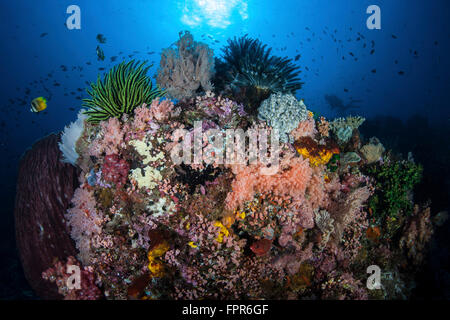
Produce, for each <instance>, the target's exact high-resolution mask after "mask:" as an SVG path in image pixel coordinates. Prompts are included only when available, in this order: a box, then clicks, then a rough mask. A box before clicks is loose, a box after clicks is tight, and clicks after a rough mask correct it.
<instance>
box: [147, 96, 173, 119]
mask: <svg viewBox="0 0 450 320" xmlns="http://www.w3.org/2000/svg"><path fill="white" fill-rule="evenodd" d="M173 109H174V105H173V102H172V101H171V100H168V99H165V100H162V101H160V99H159V98H157V99H155V100H153V101H152V104H151V105H150V112H151V114H152V116H153V118H154V119H156V120H157V121H160V122H163V121H166V120H167V119H168V118H169V116H170V114H171V113H172V111H173Z"/></svg>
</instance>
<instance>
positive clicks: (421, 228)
mask: <svg viewBox="0 0 450 320" xmlns="http://www.w3.org/2000/svg"><path fill="white" fill-rule="evenodd" d="M196 46H200V47H198V48H197V49H196V48H195V47H196ZM178 49H179V50H180V52H179V53H177V52H175V51H173V50H174V49H170V50H172V51H170V50H169V51H165V53H163V56H164V57H165V58H164V59H166V60H165V62H163V64H162V67H163V69H164V68H168V67H170V66H172V67H174V66H175V65H177V63H181V62H182V60H183V59H185V58H187V59H188V61H189V64H184V65H183V64H179V65H177V67H176V68H181V69H180V70H178V71H177V72H181V70H183V72H185V75H186V77H184V78H182V79H181V80H180V82H177V81H178V80H175V79H174V78H170V77H168V75H167V74H164V72H166V71H167V70H165V71H164V70H162V71H161V72H162V73H161V74H160V81H163V82H164V81H167V82H166V83H165V86H164V87H165V88H166V89H167V90H168V92H169V93H171V94H170V95H171V96H178V97H179V98H183V100H182V101H178V102H177V103H176V104H174V103H173V102H172V101H171V100H169V99H162V100H161V99H153V101H152V102H151V104H146V103H142V104H140V105H139V106H135V107H134V108H133V109H132V110H131V112H130V113H125V112H124V113H123V114H121V115H120V116H118V117H110V118H107V119H106V118H105V119H104V120H102V121H99V123H98V124H95V125H89V126H84V127H83V132H82V134H80V135H79V139H78V140H79V141H77V142H76V144H77V145H83V146H86V147H84V148H80V154H79V157H78V158H77V159H76V163H77V164H83V165H82V166H80V168H81V171H82V172H81V173H80V176H79V182H80V186H79V188H78V189H77V190H76V191H75V194H74V197H73V199H72V207H71V208H70V209H69V210H68V212H67V213H66V222H67V225H68V227H69V229H70V235H71V237H72V239H73V240H74V241H75V244H76V247H77V249H78V251H79V254H78V256H77V257H76V258H77V259H78V261H79V262H76V261H74V263H75V262H76V263H78V264H79V265H80V266H81V267H82V268H84V269H83V270H85V272H86V273H89V278H88V279H89V288H90V289H89V290H90V291H89V294H88V296H89V297H92V298H99V297H100V295H99V294H98V292H97V291H96V289H95V288H98V289H99V290H101V292H102V293H103V296H104V297H105V298H107V299H127V298H128V299H158V298H159V299H274V298H276V299H292V298H319V299H336V298H339V299H367V298H373V297H375V296H377V295H375V294H374V293H373V292H370V291H369V290H368V289H367V288H366V286H365V283H366V272H365V270H366V268H367V266H369V265H372V264H381V266H380V267H382V268H385V270H386V272H392V273H396V274H397V273H398V272H412V271H411V269H405V268H403V269H402V268H401V267H398V268H397V267H396V269H394V267H393V266H395V265H397V263H396V262H397V261H399V260H400V261H407V260H408V259H409V260H411V259H413V258H414V255H415V253H417V252H419V253H420V255H421V256H420V257H421V258H420V259H416V261H415V264H416V265H417V266H418V265H420V262H421V261H422V257H423V255H424V254H425V253H426V244H427V243H428V241H429V239H430V235H431V232H432V227H433V226H432V224H431V223H430V221H431V220H430V214H429V211H420V210H418V209H416V210H414V212H413V213H412V214H408V213H407V212H408V210H409V209H412V203H410V202H408V201H410V200H409V199H410V198H408V197H407V193H408V192H410V191H411V188H412V187H413V186H414V184H415V183H417V181H418V180H419V179H420V170H421V169H420V168H418V166H417V165H415V164H412V163H410V162H405V161H402V160H398V161H395V160H393V159H389V160H386V161H385V162H384V163H380V162H374V163H372V161H370V160H371V159H369V157H368V156H367V152H366V151H367V150H366V149H367V147H366V148H365V149H362V148H360V146H359V143H354V144H352V146H349V144H348V141H349V140H350V137H352V136H357V137H358V139H360V140H362V138H360V137H359V135H357V132H358V126H359V125H360V124H361V123H362V121H363V119H362V118H358V117H355V118H347V119H337V120H334V121H331V122H328V121H327V120H326V119H325V118H324V117H315V116H314V114H313V113H312V112H311V111H309V110H307V108H306V106H305V105H304V103H303V101H302V100H300V101H298V100H297V99H296V98H295V97H294V96H293V95H290V94H284V93H281V92H278V93H274V94H273V95H272V96H270V98H268V99H267V100H266V101H264V102H263V103H262V104H261V106H260V108H259V118H258V117H256V116H252V115H249V114H247V113H246V112H245V111H244V107H245V105H243V104H241V103H237V102H236V101H234V100H233V98H232V97H231V96H230V97H224V96H221V95H220V94H218V95H216V94H215V93H213V92H210V91H207V90H206V89H207V88H205V87H208V81H207V80H209V77H210V74H204V72H210V71H211V67H212V65H211V64H208V63H209V62H208V61H209V59H210V58H211V56H210V53H209V51H208V49H207V48H206V47H202V46H201V45H199V44H196V43H194V42H193V40H192V37H191V36H190V34H185V35H184V36H183V37H182V38H181V39H180V40H179V42H178ZM196 50H197V51H196ZM198 50H200V51H202V52H203V53H202V54H200V53H199V51H198ZM178 54H179V55H180V56H177V55H178ZM188 54H189V55H191V57H187V55H188ZM168 57H171V59H172V61H171V62H170V61H169V60H170V59H167V58H168ZM176 59H181V60H180V61H176ZM189 59H190V60H189ZM192 59H193V60H192ZM196 59H205V60H204V61H203V62H202V63H206V64H202V65H196V63H195V61H197V60H196ZM183 61H184V60H183ZM183 63H184V62H183ZM196 66H198V67H199V68H200V69H196ZM172 67H171V68H172ZM184 67H188V68H187V69H183V68H184ZM198 72H201V73H202V74H203V75H202V76H199V75H198V74H197V73H198ZM166 76H167V77H166ZM164 77H166V78H164ZM202 77H203V78H202ZM194 78H195V80H194ZM191 81H194V82H193V83H191V84H189V85H187V86H186V87H183V86H184V84H185V83H188V82H191ZM199 86H201V87H202V88H203V90H205V91H206V92H205V93H204V94H199V93H196V91H197V89H198V88H199ZM98 119H99V120H100V118H98ZM340 128H343V130H344V131H346V130H347V131H350V135H349V134H348V132H347V133H345V132H340V131H339V130H340ZM274 129H278V130H279V131H280V132H281V141H279V148H278V149H275V146H276V145H277V143H275V142H274V140H270V143H268V150H270V151H269V154H270V156H271V157H273V159H276V160H277V162H270V163H267V162H263V161H261V157H260V156H261V154H266V153H265V152H266V151H267V150H263V151H264V152H260V155H259V157H256V160H257V161H253V160H255V159H254V155H253V154H252V153H251V152H248V153H245V154H244V155H243V157H242V159H241V160H242V161H235V160H236V158H235V159H234V160H233V161H229V162H228V156H229V154H227V152H226V150H227V143H226V142H230V141H233V142H234V143H236V141H238V140H239V138H237V137H236V136H237V134H236V132H243V133H245V130H247V133H248V134H249V132H251V130H254V132H262V131H264V132H265V133H267V134H268V135H269V136H271V137H272V133H273V132H274V131H275V130H274ZM230 132H232V133H233V134H234V136H233V139H232V140H227V139H229V138H228V136H227V134H229V133H230ZM329 132H331V133H332V134H331V135H330V134H329ZM342 134H343V135H342ZM234 139H236V140H234ZM244 140H246V141H247V138H245V139H244ZM360 140H358V141H360ZM250 141H251V139H250V134H249V135H248V141H247V142H248V143H247V142H245V143H244V144H243V146H244V147H245V148H244V149H245V150H247V149H246V148H247V147H248V148H250ZM266 142H267V140H266ZM258 145H261V141H260V140H259V144H258ZM269 145H270V148H269ZM365 146H367V144H365ZM363 148H364V147H363ZM193 150H194V151H195V152H194V154H193V155H192V152H193ZM259 151H261V150H259ZM341 151H342V153H341ZM360 155H362V156H363V157H364V159H365V160H366V161H361V156H360ZM179 159H182V160H183V161H182V162H181V163H180V162H178V160H179ZM393 175H394V176H395V177H398V178H397V179H393V178H392V177H393ZM386 178H387V179H386ZM399 183H400V184H402V183H403V184H405V183H406V184H407V185H405V188H403V189H401V190H397V189H396V188H397V187H398V184H399ZM394 189H395V190H394ZM394 198H395V199H400V200H401V201H402V202H401V203H400V205H401V206H400V207H398V204H397V206H396V204H395V203H393V202H392V201H393V200H395V199H394ZM386 210H387V211H386ZM394 211H395V212H394ZM420 212H422V213H420ZM394 218H395V219H397V220H394ZM392 225H394V226H395V228H394V227H392ZM399 239H400V240H399ZM71 259H72V260H74V259H75V258H71ZM72 260H71V261H72ZM61 266H62V264H61V262H58V263H57V264H56V265H55V267H54V268H52V266H48V267H49V268H50V269H49V271H48V272H46V273H44V278H45V279H50V278H49V275H50V274H55V270H56V274H57V277H58V278H64V277H65V275H64V274H61V272H60V271H58V270H60V269H61ZM52 279H54V278H51V279H50V280H52ZM405 281H406V280H405ZM86 285H87V284H86ZM94 285H95V286H94ZM87 288H88V287H86V290H87ZM386 288H388V287H386ZM61 290H62V291H61V293H62V294H63V295H65V297H66V298H68V299H69V298H80V295H79V293H80V291H77V292H75V293H74V292H68V291H66V290H65V289H64V288H62V289H61ZM83 290H84V289H83ZM379 290H382V294H381V295H378V296H384V297H385V298H389V297H392V293H391V292H390V291H389V290H387V289H379ZM83 292H84V291H83Z"/></svg>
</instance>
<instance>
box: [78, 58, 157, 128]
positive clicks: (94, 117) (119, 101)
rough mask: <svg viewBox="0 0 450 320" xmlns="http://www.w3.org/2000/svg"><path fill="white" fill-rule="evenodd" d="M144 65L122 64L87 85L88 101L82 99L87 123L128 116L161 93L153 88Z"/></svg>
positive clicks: (135, 63) (147, 67)
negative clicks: (95, 81) (88, 86)
mask: <svg viewBox="0 0 450 320" xmlns="http://www.w3.org/2000/svg"><path fill="white" fill-rule="evenodd" d="M145 65H146V61H144V62H135V61H134V60H131V61H130V62H122V63H120V64H118V65H116V66H115V67H113V68H112V69H111V70H110V71H109V72H108V73H107V74H106V75H105V76H104V78H103V80H102V79H101V78H100V76H98V79H97V83H91V88H90V89H87V90H86V91H87V93H88V94H89V96H90V98H88V99H83V107H86V108H87V110H86V111H85V112H84V114H86V115H88V119H87V120H88V121H89V122H93V123H98V122H100V121H102V120H107V119H108V118H110V117H116V118H119V117H121V116H122V115H123V114H124V113H127V114H130V113H132V112H133V110H134V109H135V108H136V107H137V106H140V105H142V104H143V103H146V104H150V103H151V102H152V100H153V99H155V98H157V97H161V96H163V95H164V94H165V92H164V91H163V90H161V89H159V88H158V87H157V86H156V87H153V85H152V81H151V79H150V77H148V76H147V71H148V69H149V68H150V67H151V65H150V66H145Z"/></svg>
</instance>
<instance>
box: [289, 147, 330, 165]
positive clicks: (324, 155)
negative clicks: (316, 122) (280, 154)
mask: <svg viewBox="0 0 450 320" xmlns="http://www.w3.org/2000/svg"><path fill="white" fill-rule="evenodd" d="M296 150H297V152H298V153H299V154H301V155H302V156H303V158H307V159H309V162H310V163H311V165H313V166H320V165H321V164H327V163H328V162H329V161H330V159H331V157H332V156H333V154H334V152H333V151H331V150H321V151H319V154H318V155H311V154H310V153H309V151H308V149H306V148H297V149H296Z"/></svg>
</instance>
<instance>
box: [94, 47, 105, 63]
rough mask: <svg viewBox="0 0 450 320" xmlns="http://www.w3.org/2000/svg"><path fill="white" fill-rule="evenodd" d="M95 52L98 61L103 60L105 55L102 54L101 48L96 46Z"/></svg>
mask: <svg viewBox="0 0 450 320" xmlns="http://www.w3.org/2000/svg"><path fill="white" fill-rule="evenodd" d="M95 52H96V53H97V59H98V60H99V61H103V60H105V53H104V52H103V50H102V48H100V46H97V48H96V50H95Z"/></svg>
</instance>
